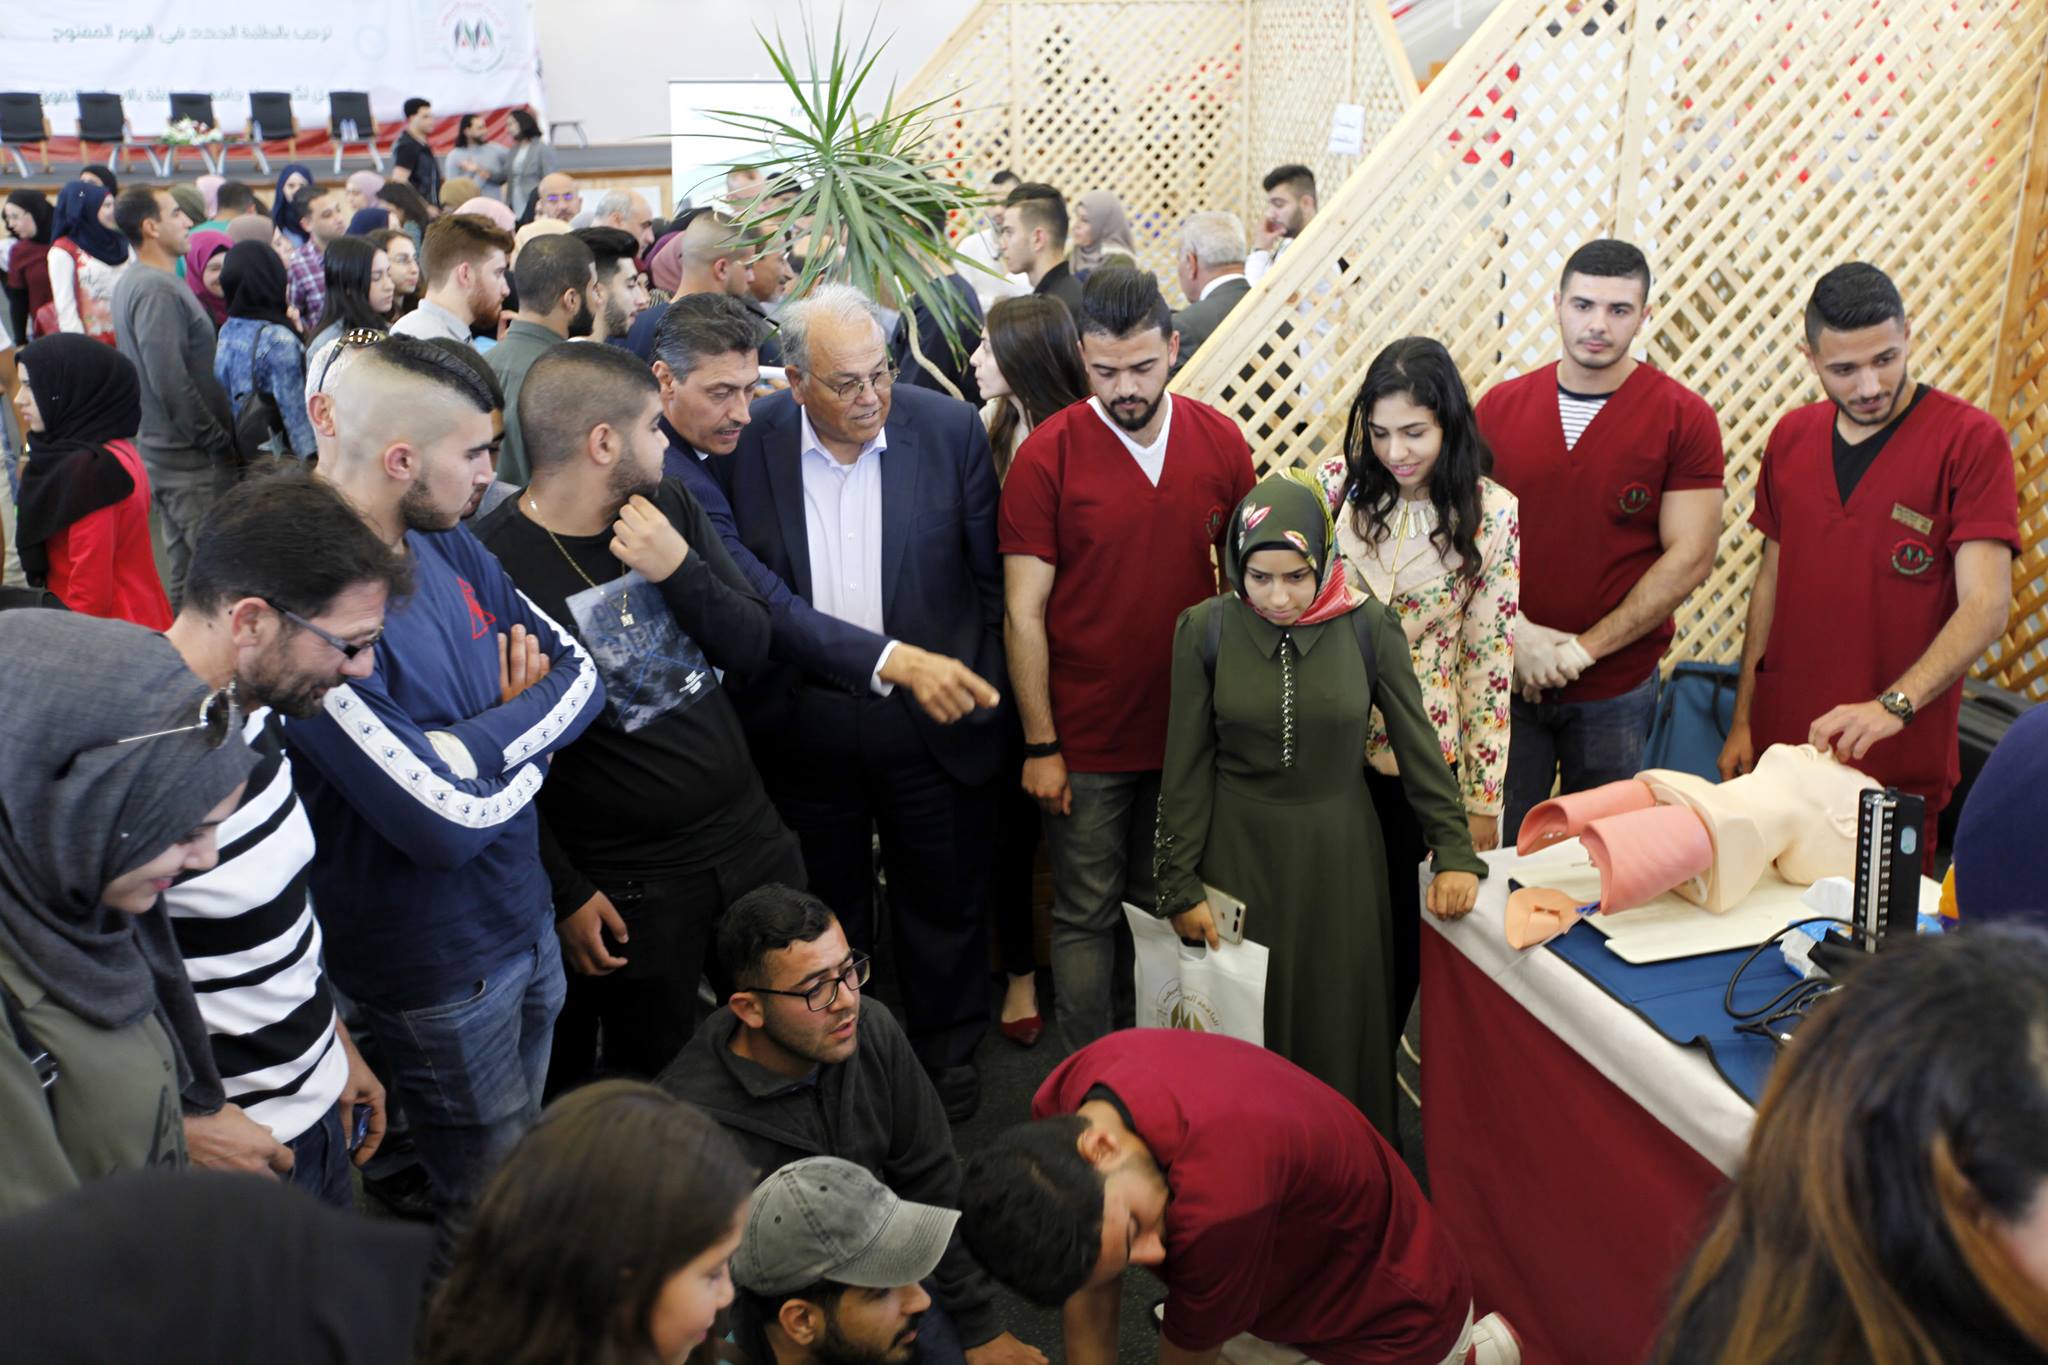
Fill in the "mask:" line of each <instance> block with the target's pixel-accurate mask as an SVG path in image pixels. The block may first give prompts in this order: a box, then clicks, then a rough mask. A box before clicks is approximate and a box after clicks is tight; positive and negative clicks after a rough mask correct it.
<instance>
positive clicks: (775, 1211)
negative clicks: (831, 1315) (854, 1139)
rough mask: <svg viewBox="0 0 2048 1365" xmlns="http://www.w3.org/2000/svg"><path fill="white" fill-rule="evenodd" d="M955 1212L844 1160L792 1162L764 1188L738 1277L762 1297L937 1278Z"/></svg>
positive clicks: (757, 1196)
mask: <svg viewBox="0 0 2048 1365" xmlns="http://www.w3.org/2000/svg"><path fill="white" fill-rule="evenodd" d="M959 1221H960V1215H959V1213H957V1212H956V1211H954V1210H953V1209H942V1208H936V1207H934V1206H933V1205H930V1204H913V1203H911V1202H910V1201H908V1200H905V1199H898V1198H897V1197H896V1194H895V1192H894V1191H893V1190H891V1189H890V1188H889V1187H888V1186H887V1185H884V1184H883V1183H882V1182H881V1181H879V1180H877V1179H875V1177H874V1176H872V1175H870V1174H869V1173H868V1171H867V1170H866V1168H865V1167H861V1166H856V1165H854V1164H853V1163H852V1162H851V1161H842V1160H840V1159H839V1158H838V1157H836V1156H814V1157H806V1158H805V1159H804V1160H802V1161H792V1162H790V1163H789V1165H787V1166H784V1167H783V1168H782V1169H781V1170H779V1171H777V1172H776V1173H775V1174H774V1175H771V1176H769V1177H768V1178H767V1179H766V1180H764V1181H762V1182H761V1187H760V1188H759V1189H757V1190H755V1191H754V1206H753V1209H752V1210H751V1211H750V1212H749V1213H748V1214H747V1227H746V1231H745V1232H744V1233H742V1234H741V1236H740V1249H739V1252H738V1254H736V1255H735V1256H734V1257H733V1258H732V1277H733V1280H734V1282H735V1283H737V1284H738V1285H739V1287H740V1288H742V1289H745V1290H747V1291H749V1292H750V1293H755V1294H787V1293H789V1292H790V1291H791V1290H793V1289H803V1288H805V1287H806V1286H809V1285H813V1284H817V1283H818V1282H819V1281H821V1280H825V1281H830V1282H831V1283H833V1284H850V1285H854V1286H856V1287H857V1288H861V1289H894V1288H895V1287H896V1286H898V1285H903V1284H916V1283H917V1282H918V1281H919V1280H922V1279H924V1278H925V1277H926V1276H927V1275H929V1274H931V1273H932V1271H933V1270H934V1269H936V1268H937V1266H938V1264H939V1257H941V1256H943V1255H945V1253H946V1245H947V1243H949V1242H951V1241H952V1239H953V1224H955V1223H957V1222H959Z"/></svg>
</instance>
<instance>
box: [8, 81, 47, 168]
mask: <svg viewBox="0 0 2048 1365" xmlns="http://www.w3.org/2000/svg"><path fill="white" fill-rule="evenodd" d="M31 143H33V144H34V145H35V146H36V147H37V148H38V149H39V150H40V151H41V153H42V164H43V174H44V175H48V174H49V173H50V120H49V119H48V118H46V117H44V115H43V97H42V96H41V95H39V94H37V93H36V92H35V91H33V90H7V91H0V150H5V151H6V153H7V154H8V155H9V156H11V157H13V158H14V169H15V170H17V171H19V172H21V178H22V179H23V180H26V179H28V162H27V161H25V160H23V159H22V155H21V149H22V148H23V147H25V146H28V145H29V144H31Z"/></svg>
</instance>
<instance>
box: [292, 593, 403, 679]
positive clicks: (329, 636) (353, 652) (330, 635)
mask: <svg viewBox="0 0 2048 1365" xmlns="http://www.w3.org/2000/svg"><path fill="white" fill-rule="evenodd" d="M263 603H264V605H265V606H267V607H269V608H270V609H271V610H272V611H274V612H276V613H277V614H278V615H279V616H282V617H283V618H284V619H285V620H287V621H289V622H291V623H292V624H293V625H295V626H297V627H298V628H299V629H300V630H304V631H310V632H312V633H313V634H314V635H317V636H319V637H320V638H321V639H322V640H325V641H326V642H327V643H328V645H329V646H331V647H332V648H334V649H338V650H340V651H341V657H342V658H344V659H346V660H347V661H348V662H350V663H354V662H355V659H356V656H357V655H358V654H361V653H363V652H364V651H365V650H370V649H375V648H376V647H377V642H378V641H379V640H381V639H383V638H384V632H383V631H381V630H380V631H378V632H377V633H376V634H375V635H372V636H371V637H370V638H369V639H367V640H365V641H363V642H362V643H361V644H354V643H351V642H350V641H347V640H344V639H342V638H341V637H340V636H339V635H336V634H335V633H334V632H333V631H329V630H322V629H321V628H320V627H318V626H316V625H314V624H313V623H312V622H311V621H308V620H307V619H306V618H305V617H303V616H301V615H299V614H298V613H297V612H295V611H293V610H292V609H291V608H289V607H280V606H279V605H277V603H275V602H273V601H271V600H270V599H269V598H267V597H266V598H264V599H263Z"/></svg>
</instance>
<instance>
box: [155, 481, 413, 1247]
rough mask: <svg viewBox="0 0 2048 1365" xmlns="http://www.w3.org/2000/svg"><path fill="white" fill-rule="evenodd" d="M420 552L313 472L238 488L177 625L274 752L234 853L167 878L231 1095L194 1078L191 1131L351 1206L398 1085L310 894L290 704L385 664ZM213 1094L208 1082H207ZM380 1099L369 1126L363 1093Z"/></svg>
mask: <svg viewBox="0 0 2048 1365" xmlns="http://www.w3.org/2000/svg"><path fill="white" fill-rule="evenodd" d="M410 583H411V577H410V574H409V572H408V571H407V569H406V565H405V560H404V559H403V558H402V557H401V556H399V555H396V554H393V553H392V552H391V550H390V549H389V548H388V547H387V546H385V545H384V544H383V543H382V542H380V541H379V540H378V539H377V537H376V536H375V535H373V534H372V533H371V532H370V530H369V528H368V527H366V526H364V525H363V522H362V519H361V518H360V517H358V516H356V514H355V512H354V510H353V509H352V508H350V507H349V505H348V503H346V502H345V501H343V500H342V499H341V498H340V497H339V496H337V495H336V494H335V492H334V490H333V489H331V488H329V487H328V486H327V485H325V484H323V483H320V482H318V481H317V480H314V479H311V478H307V477H305V476H304V475H301V474H288V475H280V476H276V477H269V478H258V479H251V480H249V481H247V482H244V483H242V484H240V485H238V486H236V487H235V488H234V489H232V490H230V491H229V492H228V493H227V494H226V495H225V496H223V497H222V499H221V500H220V503H219V504H218V505H217V506H216V507H215V508H214V510H213V512H212V513H211V514H210V515H209V516H208V517H207V519H206V520H205V522H204V523H202V525H201V527H200V535H199V541H198V546H197V548H196V550H195V551H194V553H193V556H192V567H191V569H190V570H189V571H188V572H187V574H186V578H185V603H184V607H183V609H182V610H181V611H180V612H179V613H178V617H177V619H176V620H175V621H174V622H172V624H171V628H170V629H169V630H168V631H166V632H165V633H164V634H165V638H167V639H168V640H169V641H170V642H171V643H172V644H173V645H175V646H176V647H177V650H178V652H179V654H181V655H182V656H183V657H184V659H185V663H186V664H187V666H189V667H190V668H191V670H192V671H193V672H194V673H197V674H198V675H199V676H200V678H201V679H202V680H204V681H205V683H206V684H207V686H209V687H227V686H230V685H232V686H233V687H234V689H235V693H236V699H237V701H238V702H239V704H240V705H241V706H242V707H243V708H244V710H245V715H244V720H243V737H244V738H245V739H247V740H248V743H249V747H250V748H251V749H252V750H254V751H255V752H256V754H257V755H258V758H259V762H258V765H257V768H256V771H255V772H254V773H253V774H251V776H250V778H249V782H248V785H247V786H246V787H245V788H244V789H243V793H242V799H241V803H240V804H239V805H238V806H236V808H235V811H234V813H233V814H232V815H230V816H229V817H228V818H227V819H226V820H224V821H223V822H222V823H221V827H220V836H219V837H220V850H221V856H220V861H219V862H218V863H217V864H215V865H214V866H213V867H212V868H210V869H208V870H206V871H204V872H199V873H195V874H191V875H188V876H186V877H184V878H182V879H181V880H180V881H179V882H178V884H177V885H176V886H174V887H172V888H171V889H170V890H169V891H168V892H166V893H165V894H164V905H163V908H164V913H165V914H166V915H168V916H169V917H170V920H171V927H172V929H173V931H174V932H175V933H176V935H177V939H178V948H179V951H180V952H181V953H182V954H183V956H184V959H185V968H186V971H187V972H188V973H189V974H190V975H191V977H192V983H193V986H194V987H195V988H196V990H197V993H198V1000H199V1013H200V1017H201V1018H202V1019H204V1020H205V1023H206V1031H207V1035H208V1037H209V1039H210V1041H211V1042H212V1044H213V1047H212V1049H211V1051H210V1052H209V1054H208V1055H207V1056H204V1057H192V1058H187V1059H186V1060H187V1062H188V1063H190V1064H191V1066H192V1070H193V1072H194V1074H195V1076H196V1077H198V1078H201V1084H202V1085H203V1086H204V1087H206V1088H208V1089H209V1090H211V1088H212V1087H214V1086H216V1085H217V1086H218V1087H219V1090H218V1097H219V1098H220V1099H222V1100H224V1101H225V1103H223V1104H221V1105H220V1107H219V1108H218V1109H217V1110H215V1111H213V1112H203V1111H204V1110H205V1109H206V1108H207V1107H208V1106H207V1105H206V1104H197V1105H195V1104H194V1102H193V1093H192V1091H191V1090H190V1089H188V1090H187V1092H186V1094H187V1099H186V1105H187V1112H186V1115H185V1143H186V1146H187V1148H188V1149H189V1150H190V1151H191V1154H192V1160H193V1162H194V1163H195V1164H197V1165H201V1166H211V1167H215V1168H218V1169H223V1170H244V1171H250V1172H253V1173H255V1174H259V1175H261V1174H268V1173H270V1172H278V1173H280V1174H284V1173H288V1175H287V1178H288V1179H290V1180H291V1182H292V1183H293V1184H296V1185H299V1186H301V1187H302V1188H304V1189H306V1190H308V1191H310V1192H311V1193H312V1194H314V1195H316V1196H317V1197H319V1198H321V1199H324V1200H326V1201H327V1202H328V1203H331V1204H334V1205H337V1206H338V1207H341V1208H352V1207H354V1204H355V1188H354V1185H353V1184H352V1183H351V1181H350V1179H349V1166H350V1158H351V1154H353V1158H354V1164H355V1165H357V1166H361V1165H362V1164H363V1163H364V1162H366V1161H368V1160H369V1159H370V1157H371V1156H372V1155H373V1154H375V1152H376V1150H377V1145H378V1142H379V1141H380V1139H381V1138H382V1136H383V1132H384V1088H383V1086H381V1085H379V1084H378V1082H377V1078H376V1077H375V1075H373V1074H372V1073H371V1071H370V1069H369V1067H368V1066H366V1065H365V1064H364V1062H363V1059H362V1057H361V1056H360V1055H358V1053H357V1052H356V1049H355V1045H354V1044H353V1043H352V1042H351V1041H350V1039H349V1036H348V1031H347V1030H346V1029H345V1028H343V1027H342V1025H341V1021H340V1018H339V1017H338V1016H337V1015H336V1013H335V1008H334V997H333V992H332V991H331V990H329V988H328V985H327V975H326V972H325V970H324V969H323V967H322V965H321V943H320V926H319V925H318V924H317V923H316V922H315V921H314V918H313V910H312V906H311V904H310V903H309V902H308V900H307V896H306V865H307V863H308V862H310V861H311V860H312V857H313V830H312V826H311V825H310V824H309V823H308V822H307V819H306V813H305V810H304V808H303V807H302V806H300V804H299V798H298V795H297V794H296V793H295V792H294V791H293V789H292V765H291V760H290V759H288V758H287V757H285V752H284V718H285V717H286V716H293V717H299V718H304V717H307V716H312V715H315V714H317V713H318V712H319V710H320V706H321V702H322V700H323V699H324V698H325V697H326V695H327V693H328V691H329V690H330V689H332V688H334V687H337V686H340V685H342V684H343V683H345V682H347V681H349V680H350V679H355V678H361V677H364V676H365V675H367V674H368V673H369V671H370V667H371V663H372V657H373V656H372V653H371V651H372V650H373V649H374V648H375V646H376V642H377V637H378V635H379V634H380V633H381V632H382V630H383V627H384V611H385V608H386V606H387V604H388V603H389V602H390V601H391V599H392V598H394V597H397V596H402V595H404V593H406V592H407V591H408V590H409V588H410ZM209 1103H210V1100H209ZM358 1105H363V1106H366V1107H367V1108H368V1111H369V1112H368V1113H367V1114H365V1115H362V1117H363V1118H364V1120H365V1123H364V1125H363V1130H362V1136H361V1137H360V1138H358V1137H357V1135H356V1128H357V1125H356V1122H355V1120H356V1119H357V1117H358V1115H357V1112H356V1106H358Z"/></svg>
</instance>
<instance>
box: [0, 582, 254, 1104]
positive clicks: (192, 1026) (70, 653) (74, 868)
mask: <svg viewBox="0 0 2048 1365" xmlns="http://www.w3.org/2000/svg"><path fill="white" fill-rule="evenodd" d="M0 661H4V667H0V716H4V717H6V720H5V723H4V724H0V948H4V949H5V950H6V952H7V954H8V955H9V956H10V957H12V958H14V959H15V960H16V961H17V962H19V963H20V964H21V967H22V970H23V971H25V972H26V973H27V974H28V975H29V976H31V977H32V978H34V979H35V982H36V984H37V985H39V986H41V987H42V988H43V989H44V990H45V991H47V992H48V993H49V995H50V997H51V998H52V999H53V1000H55V1001H56V1002H57V1003H58V1004H59V1005H61V1006H62V1007H63V1008H65V1009H66V1010H69V1011H70V1012H71V1013H73V1014H75V1015H77V1016H78V1017H79V1018H81V1019H84V1020H85V1021H87V1022H88V1023H91V1024H94V1025H97V1026H98V1027H100V1028H108V1029H117V1028H127V1027H129V1026H131V1025H133V1024H135V1023H137V1022H139V1021H140V1020H142V1019H143V1018H144V1017H145V1016H147V1015H150V1014H152V1013H154V1014H156V1015H158V1016H159V1017H160V1018H161V1019H162V1020H163V1022H164V1025H165V1027H166V1029H167V1031H168V1032H169V1033H170V1035H171V1038H172V1039H173V1041H174V1042H175V1043H176V1044H177V1045H178V1049H179V1051H180V1053H181V1054H182V1056H183V1059H184V1061H185V1063H186V1067H187V1077H188V1081H197V1082H200V1083H201V1084H200V1086H199V1089H198V1090H197V1091H196V1092H195V1091H194V1090H192V1089H190V1088H188V1090H187V1095H188V1098H191V1099H192V1100H193V1101H194V1102H195V1103H197V1104H198V1105H200V1107H203V1108H205V1107H212V1106H213V1105H217V1104H218V1103H219V1098H218V1095H217V1094H212V1095H211V1096H209V1095H208V1089H209V1087H210V1088H212V1089H214V1090H217V1087H218V1080H217V1077H215V1074H214V1071H213V1066H212V1059H211V1057H210V1055H209V1052H208V1046H207V1043H206V1030H205V1026H204V1025H203V1024H202V1023H201V1021H200V1019H199V1008H198V1005H197V1004H196V1003H195V1002H194V1000H193V997H192V985H191V982H190V980H189V979H188V978H187V977H186V975H185V967H184V963H183V961H182V960H181V959H180V958H179V955H178V948H177V944H176V942H175V940H174V939H173V938H172V935H171V925H170V922H169V920H168V919H166V918H165V916H164V914H163V912H162V911H161V910H153V911H151V912H150V913H148V914H145V915H130V914H126V913H124V912H122V911H119V910H112V909H109V908H108V907H106V906H104V905H102V904H100V892H101V891H102V890H103V889H105V887H106V884H107V883H108V882H110V881H112V880H113V879H114V878H116V877H118V876H120V875H121V874H122V873H124V872H128V871H132V870H133V869H135V868H136V867H139V866H140V865H142V864H143V863H145V862H148V861H149V860H150V859H151V858H154V857H156V856H157V855H158V854H160V853H162V852H163V851H164V850H165V849H167V848H169V847H170V846H171V845H172V844H174V843H176V842H178V841H179V840H180V839H182V838H184V837H185V836H186V835H187V834H188V833H190V832H191V830H192V828H193V827H194V826H196V825H197V824H198V823H199V822H200V821H201V820H202V819H204V818H205V816H206V813H207V812H208V811H210V810H212V809H213V808H214V807H215V806H217V805H219V804H220V802H221V800H222V799H223V798H225V797H226V796H227V795H228V794H229V793H230V792H232V791H233V790H234V789H235V787H236V786H237V785H238V784H239V783H241V782H242V781H243V780H244V779H246V778H247V777H248V775H249V773H250V771H251V770H252V769H253V768H254V767H255V766H256V755H255V754H254V753H252V752H251V751H250V749H249V746H248V745H247V744H246V743H244V742H243V740H242V735H241V721H240V717H239V716H236V717H235V718H234V723H233V725H232V726H231V727H230V730H231V733H230V734H229V735H228V737H227V740H226V742H225V743H223V744H222V745H221V746H220V747H219V748H217V749H208V748H207V741H206V739H205V737H204V734H203V732H200V731H193V732H191V733H187V734H182V735H166V736H164V737H163V738H161V739H151V740H145V741H143V742H141V743H137V744H124V745H121V746H120V747H118V748H100V747H97V746H101V745H110V744H112V743H113V741H115V740H117V739H121V738H123V737H124V736H128V735H139V734H147V733H149V732H151V731H155V730H168V729H171V728H173V727H175V726H180V725H190V724H192V723H193V722H194V721H195V720H197V719H198V716H199V708H200V703H201V701H202V700H203V699H204V698H205V696H206V694H207V687H206V685H205V684H204V683H202V682H201V681H200V680H199V678H198V677H197V676H196V675H194V674H193V673H192V671H191V670H190V669H188V668H187V667H186V666H185V661H184V659H183V658H182V657H181V656H180V655H179V654H178V651H177V650H176V648H174V647H173V646H172V644H171V642H170V641H168V640H166V639H165V638H164V637H163V636H161V635H158V634H155V633H154V632H152V631H148V630H144V629H143V628H142V627H140V626H135V625H130V624H128V623H127V622H125V621H109V620H101V619H99V618H97V617H91V616H80V615H76V614H74V613H71V612H63V611H34V610H21V611H8V612H0ZM209 1099H210V1103H209Z"/></svg>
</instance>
